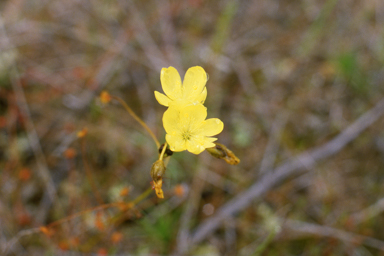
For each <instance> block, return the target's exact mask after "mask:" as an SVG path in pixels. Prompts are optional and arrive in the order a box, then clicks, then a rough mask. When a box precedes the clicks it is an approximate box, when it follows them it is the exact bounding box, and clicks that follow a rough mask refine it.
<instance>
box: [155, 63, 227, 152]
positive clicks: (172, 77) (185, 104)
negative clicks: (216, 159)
mask: <svg viewBox="0 0 384 256" xmlns="http://www.w3.org/2000/svg"><path fill="white" fill-rule="evenodd" d="M207 80H208V77H207V73H205V71H204V69H203V68H202V67H199V66H196V67H192V68H190V69H188V70H187V73H186V74H185V77H184V81H183V82H181V78H180V75H179V73H178V72H177V70H176V69H175V68H173V67H169V68H163V69H162V70H161V73H160V81H161V86H162V88H163V91H164V93H165V95H164V94H162V93H159V92H157V91H155V97H156V99H157V101H158V102H159V103H160V104H161V105H164V106H166V107H168V109H167V110H166V111H165V112H164V115H163V125H164V129H165V131H166V133H167V134H166V136H165V139H166V141H167V143H168V144H169V147H170V149H171V150H172V151H174V152H180V151H184V150H188V151H189V152H191V153H193V154H200V153H201V152H203V151H204V150H205V149H206V148H211V147H215V144H214V143H213V142H214V141H215V140H217V138H212V137H211V136H214V135H217V134H219V133H220V132H221V131H222V130H223V128H224V124H223V122H222V121H220V119H218V118H210V119H207V120H206V117H207V108H206V107H205V106H204V105H203V103H204V101H205V99H206V97H207V88H206V87H205V84H206V83H207Z"/></svg>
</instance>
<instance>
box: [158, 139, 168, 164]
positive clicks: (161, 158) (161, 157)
mask: <svg viewBox="0 0 384 256" xmlns="http://www.w3.org/2000/svg"><path fill="white" fill-rule="evenodd" d="M167 146H168V145H167V142H165V143H164V147H163V150H162V151H161V154H160V157H159V160H163V157H164V152H165V150H166V149H167Z"/></svg>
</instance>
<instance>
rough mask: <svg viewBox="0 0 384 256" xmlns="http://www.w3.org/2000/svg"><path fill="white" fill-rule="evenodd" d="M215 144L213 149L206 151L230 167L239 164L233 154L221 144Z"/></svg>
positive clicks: (238, 160)
mask: <svg viewBox="0 0 384 256" xmlns="http://www.w3.org/2000/svg"><path fill="white" fill-rule="evenodd" d="M214 143H215V147H212V148H207V151H208V152H209V153H210V154H211V155H212V156H214V157H216V158H220V159H224V160H225V162H227V163H228V164H231V165H236V164H238V163H240V159H239V158H237V156H235V154H233V152H232V151H231V150H229V149H228V148H227V147H226V146H224V145H223V144H220V143H217V142H214Z"/></svg>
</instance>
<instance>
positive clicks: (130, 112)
mask: <svg viewBox="0 0 384 256" xmlns="http://www.w3.org/2000/svg"><path fill="white" fill-rule="evenodd" d="M111 98H112V99H115V100H117V101H118V102H120V104H121V105H123V107H124V108H125V109H126V110H127V111H128V113H129V114H130V115H131V116H132V117H133V118H134V119H135V120H136V121H137V122H139V124H141V126H143V127H144V129H145V130H146V131H147V132H148V133H149V135H150V136H151V137H152V139H153V140H154V141H155V143H156V146H157V148H160V143H159V141H158V140H157V138H156V136H155V135H154V134H153V132H152V131H151V129H149V127H148V126H147V125H146V123H144V121H143V120H141V118H140V117H138V116H137V115H136V114H135V112H133V110H132V109H131V108H130V107H129V106H128V104H127V103H125V101H124V100H123V99H121V98H119V97H117V96H113V95H111Z"/></svg>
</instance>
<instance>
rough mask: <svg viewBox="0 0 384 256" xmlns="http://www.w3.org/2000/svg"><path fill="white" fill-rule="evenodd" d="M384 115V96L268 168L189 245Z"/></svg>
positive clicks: (205, 224) (199, 229) (198, 231)
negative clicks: (317, 142)
mask: <svg viewBox="0 0 384 256" xmlns="http://www.w3.org/2000/svg"><path fill="white" fill-rule="evenodd" d="M383 115H384V99H382V100H381V101H379V103H377V104H376V106H375V107H374V108H372V109H371V110H369V111H367V112H366V113H365V114H364V115H363V116H361V117H360V118H358V119H357V120H356V121H355V122H354V123H352V124H351V125H350V126H349V127H347V128H346V129H345V130H344V131H343V132H341V133H340V134H339V135H338V136H336V137H335V138H334V139H333V140H331V141H329V142H328V143H326V144H325V145H323V146H320V147H317V148H315V149H313V150H308V151H306V152H304V153H302V154H300V155H298V156H297V157H296V158H294V159H291V160H288V161H287V162H285V163H283V164H282V165H280V166H279V167H277V168H276V169H275V170H270V171H268V172H267V173H266V174H265V175H264V176H262V177H261V178H260V179H258V181H257V182H255V183H254V184H253V185H252V186H251V187H249V188H248V189H247V190H245V191H244V192H242V193H240V194H238V195H237V196H235V197H234V198H233V199H232V200H230V201H229V202H227V203H226V204H225V205H223V206H222V207H220V208H219V209H218V211H217V212H216V214H215V215H214V216H212V217H210V218H208V219H206V220H205V221H204V222H203V223H201V224H200V225H199V226H198V227H197V228H196V230H195V232H194V234H193V235H192V239H191V241H190V243H189V246H192V245H193V244H197V243H199V242H201V241H203V240H204V239H205V238H206V237H207V236H208V235H210V234H211V233H212V232H213V231H214V230H216V229H217V228H219V227H220V225H221V222H222V221H223V220H225V219H226V218H228V217H230V216H231V215H234V214H236V213H238V212H240V211H241V210H244V209H245V208H247V207H248V206H249V205H250V204H251V203H252V201H253V200H255V199H257V198H260V197H261V196H262V195H264V194H265V193H266V192H267V191H269V190H270V189H271V188H273V187H274V186H276V185H278V184H279V183H281V182H282V181H284V180H286V179H287V178H290V177H292V176H295V175H297V174H299V173H302V172H303V171H305V170H309V169H310V168H312V167H313V166H314V165H315V164H316V161H320V160H323V159H325V158H327V157H330V156H332V155H334V154H336V153H337V152H339V151H340V150H341V149H343V148H344V147H345V146H346V145H347V144H348V143H350V142H351V141H353V140H354V139H355V138H356V137H357V136H359V134H360V133H362V132H363V131H364V130H365V129H367V128H368V127H369V126H370V125H372V124H373V123H374V122H376V121H377V120H378V119H379V118H380V117H381V116H383Z"/></svg>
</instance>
